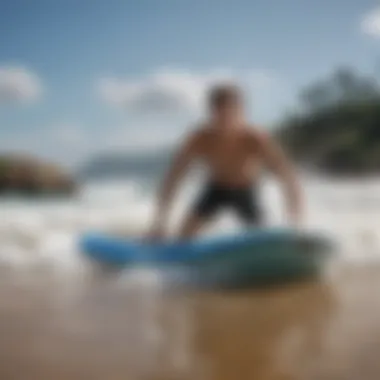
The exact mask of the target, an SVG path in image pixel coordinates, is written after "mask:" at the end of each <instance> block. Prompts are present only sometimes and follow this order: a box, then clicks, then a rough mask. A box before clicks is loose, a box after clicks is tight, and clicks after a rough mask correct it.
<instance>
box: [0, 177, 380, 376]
mask: <svg viewBox="0 0 380 380" xmlns="http://www.w3.org/2000/svg"><path fill="white" fill-rule="evenodd" d="M302 182H303V186H304V193H305V195H306V206H307V207H306V218H305V226H304V228H305V229H310V230H318V231H321V232H322V233H326V234H329V235H330V236H332V237H333V238H334V239H335V241H336V242H337V252H336V253H337V258H338V259H337V261H338V265H337V267H338V271H339V270H340V268H344V271H345V273H346V274H345V275H343V277H342V275H341V274H340V275H339V274H338V276H340V280H338V281H335V285H334V286H332V287H329V286H328V287H327V289H326V287H325V286H323V285H321V284H319V285H315V286H314V287H312V288H307V287H306V288H300V289H293V290H291V289H290V290H288V291H286V292H285V291H284V292H282V291H279V292H278V293H270V294H267V293H266V294H261V293H253V294H248V295H240V296H236V297H235V296H231V295H230V296H223V297H222V296H218V295H216V296H210V297H207V296H206V295H204V296H203V295H200V296H197V297H196V298H193V297H190V296H184V297H181V296H178V295H177V296H173V295H170V294H169V295H168V294H167V293H166V292H165V289H164V287H163V279H162V275H161V273H157V272H155V271H154V270H151V269H136V270H135V271H133V272H131V273H123V272H121V273H118V274H116V275H111V276H107V275H106V276H101V277H99V276H96V274H94V271H93V268H92V267H91V266H90V265H89V263H87V262H86V261H85V260H83V259H82V257H81V255H80V252H78V247H77V241H78V238H79V237H80V235H81V234H82V233H84V232H86V231H94V230H95V231H107V232H110V233H115V234H122V235H125V236H128V235H131V236H135V235H142V234H144V233H145V232H146V230H147V228H148V226H149V221H150V219H151V217H152V213H153V207H154V190H153V188H152V187H150V186H148V185H147V184H146V183H143V182H141V183H140V182H138V181H134V180H132V179H130V180H119V181H107V182H102V183H97V182H92V183H87V184H85V185H84V186H83V188H82V190H81V193H80V194H78V196H77V197H76V198H75V199H71V200H54V199H43V200H38V201H37V200H36V201H32V200H28V201H27V200H20V199H17V198H13V199H10V198H8V199H2V200H1V201H0V209H1V211H2V215H3V218H1V220H0V274H1V276H0V293H1V295H2V301H1V302H0V329H1V331H2V340H1V342H0V354H1V355H2V357H3V358H5V359H4V360H3V364H2V365H1V364H0V377H1V378H25V376H26V375H27V377H28V378H38V379H39V380H41V379H42V380H43V379H50V378H53V377H54V378H62V379H73V378H74V379H76V378H78V379H79V378H84V377H85V378H89V379H106V378H107V379H108V378H112V379H119V378H120V379H121V378H128V379H151V378H152V379H153V378H154V379H156V378H165V379H168V378H179V379H182V378H183V379H185V378H186V379H187V378H193V379H218V380H219V379H220V380H222V379H232V378H235V377H234V375H233V374H235V373H236V371H238V370H241V368H243V367H244V368H245V370H244V371H245V372H244V373H243V372H241V373H242V374H244V375H245V376H246V377H247V376H248V377H249V376H251V377H250V378H257V379H265V380H266V379H283V378H284V377H281V376H280V375H279V377H274V375H273V376H272V375H271V373H272V372H273V371H274V369H276V368H277V367H278V368H280V367H281V368H280V369H279V371H280V372H279V373H282V372H281V371H283V370H284V369H283V367H286V368H288V367H289V368H290V367H291V369H289V371H295V372H294V373H297V376H295V375H294V376H293V377H287V378H288V379H309V378H313V379H320V378H324V379H334V380H335V379H349V378H350V377H347V376H348V375H347V376H345V374H349V373H351V372H352V369H350V367H349V364H348V363H354V362H353V361H352V355H354V357H355V358H356V357H358V358H359V359H360V358H366V360H369V359H367V358H368V356H363V355H364V354H363V353H365V352H367V350H369V349H370V348H371V347H372V348H373V345H374V344H376V345H377V344H379V349H378V350H377V349H373V350H372V348H371V352H372V351H373V352H376V353H377V354H378V353H379V352H380V337H379V339H377V338H376V339H375V337H376V336H377V335H376V331H377V330H378V329H377V321H378V318H379V317H380V304H379V302H377V303H376V302H374V300H375V299H377V298H376V297H375V298H373V289H374V288H376V287H377V286H378V283H379V281H378V278H380V275H379V274H380V271H379V270H377V269H378V268H379V267H380V224H379V220H380V179H378V180H377V179H372V180H368V181H348V180H346V181H338V180H334V181H332V180H327V179H321V178H313V177H309V176H304V177H303V181H302ZM199 189H200V184H199V183H196V184H195V185H194V183H192V181H189V183H187V184H185V186H184V188H183V189H182V191H181V193H180V195H179V196H178V197H177V199H176V201H175V204H174V210H173V220H172V223H171V225H170V229H169V230H170V231H171V233H175V230H176V226H177V225H178V222H179V221H180V220H181V219H182V218H183V216H184V213H185V212H186V209H187V208H188V207H189V205H190V204H191V200H192V198H193V197H194V196H195V195H196V193H197V191H198V190H199ZM260 196H261V198H262V202H263V205H264V208H265V211H266V213H267V216H268V220H267V222H268V225H270V226H279V225H285V224H286V220H285V215H284V212H283V210H284V208H283V199H282V195H281V191H280V189H279V187H278V186H277V184H276V183H275V182H273V181H272V180H270V179H267V180H265V182H263V186H262V189H261V195H260ZM238 228H239V224H238V222H237V221H236V220H235V219H234V217H233V215H228V214H225V215H222V216H221V218H220V219H219V220H218V221H216V223H215V224H214V225H213V226H212V227H211V228H210V229H209V230H207V231H205V234H220V233H223V232H226V231H232V230H236V229H238ZM378 264H379V265H378ZM360 268H362V269H363V268H365V269H364V272H363V270H362V269H360ZM368 269H370V270H371V269H374V271H368ZM358 271H359V272H360V275H355V276H354V277H352V276H351V275H350V273H359V272H358ZM347 273H348V274H347ZM363 273H364V274H363ZM342 278H344V279H343V280H342ZM332 282H333V283H334V280H332ZM371 294H372V296H371ZM335 298H338V299H339V301H337V302H336V301H332V299H335ZM331 304H334V308H335V310H334V311H331V308H332V306H331ZM365 310H368V311H369V310H371V312H370V313H369V312H368V313H366V312H363V311H365ZM279 315H281V316H282V317H281V318H278V316H279ZM327 321H328V322H327ZM314 324H317V325H318V326H319V327H318V329H317V330H315V329H316V327H315V326H314ZM321 324H322V327H321V326H320V325H321ZM222 325H223V326H222ZM312 325H313V326H312ZM313 331H314V332H313ZM315 331H317V332H315ZM250 334H251V335H250ZM313 334H314V335H315V334H316V337H317V340H318V342H319V344H323V345H324V346H323V347H322V348H320V352H319V353H318V354H317V353H316V352H314V351H312V350H314V348H313V347H314V346H313V345H314V343H311V342H309V339H311V338H310V335H313ZM314 335H313V336H314ZM358 337H360V342H359V345H358V344H357V343H355V342H357V341H358V340H357V339H358ZM313 339H315V337H314V338H313ZM12 342H19V343H18V344H14V343H12ZM230 342H234V343H233V344H232V346H231V343H230ZM313 342H314V340H313ZM369 344H371V345H372V346H369ZM229 347H230V348H231V349H229ZM239 347H240V348H241V349H240V348H239ZM263 347H266V348H265V350H268V352H267V351H265V350H263ZM309 349H310V350H311V353H310V354H309V356H308V357H307V358H306V354H307V350H309ZM235 352H237V353H238V354H236V355H235ZM368 352H369V351H368ZM264 354H265V355H266V356H263V355H264ZM377 354H376V355H377ZM350 355H351V356H350ZM376 355H375V356H376ZM375 356H374V357H375ZM15 357H17V361H15V360H14V358H15ZM269 357H270V358H271V361H270V362H268V361H267V360H269V359H268V358H269ZM6 358H9V360H8V359H6ZM252 358H256V359H255V360H256V361H252V360H253V359H252ZM260 358H261V359H260ZM300 358H301V359H300ZM306 359H307V360H306ZM359 359H358V360H359ZM300 360H301V362H302V363H303V365H306V363H309V364H310V365H309V364H308V367H307V368H306V367H305V368H304V367H302V368H301V367H300V366H299V362H300ZM339 360H340V361H343V364H342V366H343V367H342V368H339V370H342V371H343V372H342V375H341V377H339V376H338V374H337V372H336V371H337V369H336V368H335V367H336V363H338V362H339V363H340V361H339ZM360 360H361V359H360ZM363 360H364V359H363ZM16 362H17V363H18V364H17V365H16V364H15V365H14V366H12V365H11V363H16ZM7 363H9V364H7ZM28 363H29V364H28ZM30 363H33V364H30ZM227 363H228V366H227ZM355 363H356V362H355ZM366 363H367V368H370V370H368V376H367V377H366V378H368V379H371V378H374V379H377V378H378V377H379V376H380V369H378V370H377V369H376V368H377V367H376V365H377V364H376V363H377V360H373V361H372V362H371V363H369V362H366ZM361 365H363V364H362V362H361V361H358V362H357V367H355V368H354V370H356V371H358V370H359V369H360V368H361V367H360V366H361ZM28 366H29V367H28ZM375 367H376V368H375ZM22 368H29V369H28V371H27V372H22V371H23V370H22ZM276 370H277V369H276ZM301 370H302V371H303V372H302V371H301ZM330 370H331V372H329V371H330ZM228 371H231V375H230V376H227V372H228ZM241 371H243V370H241ZM260 371H261V372H260ZM299 371H301V373H300V372H299ZM318 371H319V372H318ZM326 371H327V372H326ZM345 371H346V372H345ZM292 373H293V372H292ZM317 373H320V376H319V375H316V374H317ZM326 373H328V375H326ZM169 374H170V376H172V377H170V376H169ZM33 376H34V377H33ZM76 376H77V377H76ZM159 376H162V377H159ZM271 376H272V377H271ZM310 376H311V377H310ZM313 376H314V377H313ZM323 376H325V377H323ZM329 376H330V377H329ZM371 376H372V377H371Z"/></svg>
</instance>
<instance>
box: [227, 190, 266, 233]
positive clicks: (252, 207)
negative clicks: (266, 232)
mask: <svg viewBox="0 0 380 380" xmlns="http://www.w3.org/2000/svg"><path fill="white" fill-rule="evenodd" d="M234 207H235V211H236V212H237V214H238V216H239V218H240V220H241V221H242V222H243V223H244V225H245V226H246V227H261V226H262V225H263V224H264V220H263V215H262V211H261V207H260V206H259V204H258V199H257V197H256V195H255V194H252V192H251V191H250V190H249V189H247V190H245V191H241V192H240V193H238V194H237V196H236V197H235V199H234Z"/></svg>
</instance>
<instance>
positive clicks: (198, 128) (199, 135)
mask: <svg viewBox="0 0 380 380" xmlns="http://www.w3.org/2000/svg"><path fill="white" fill-rule="evenodd" d="M211 134H212V129H211V127H210V125H209V124H207V123H199V124H196V125H195V126H194V127H193V128H192V132H191V133H190V135H189V137H190V138H191V139H192V140H196V141H203V140H204V139H205V138H207V137H209V136H211Z"/></svg>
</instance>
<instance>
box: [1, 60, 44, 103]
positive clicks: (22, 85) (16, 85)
mask: <svg viewBox="0 0 380 380" xmlns="http://www.w3.org/2000/svg"><path fill="white" fill-rule="evenodd" d="M41 93H42V84H41V81H40V79H39V78H38V76H37V75H36V74H34V73H33V72H31V71H29V70H27V69H24V68H22V67H10V66H9V67H0V105H1V104H6V103H20V102H30V101H34V100H36V99H38V98H39V97H40V95H41Z"/></svg>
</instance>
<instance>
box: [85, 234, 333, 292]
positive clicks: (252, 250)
mask: <svg viewBox="0 0 380 380" xmlns="http://www.w3.org/2000/svg"><path fill="white" fill-rule="evenodd" d="M80 246H81V251H82V252H83V254H84V255H86V256H87V257H88V258H90V259H91V260H94V261H96V262H98V263H101V264H108V265H114V266H117V267H131V266H134V265H143V264H147V265H150V266H155V267H183V268H187V269H189V270H191V271H192V273H193V274H194V273H195V275H196V276H197V278H198V279H199V278H203V279H207V280H210V279H213V280H212V281H214V282H219V283H224V284H227V283H228V284H229V285H231V284H233V285H237V284H240V285H244V286H246V285H247V284H252V283H254V282H262V281H264V282H268V281H277V280H280V279H289V278H297V277H305V276H310V275H313V274H316V273H319V272H320V270H321V268H322V267H323V263H324V262H325V258H326V257H328V256H329V253H331V249H332V244H331V242H330V240H329V239H327V238H325V237H323V236H321V235H319V234H310V233H302V234H301V233H297V232H295V231H292V230H287V229H262V230H252V231H245V232H242V233H239V234H234V235H227V236H220V237H213V238H203V239H197V240H192V241H188V242H168V243H161V244H148V243H146V242H142V241H139V240H137V239H122V238H115V237H112V236H108V235H102V234H88V235H86V236H84V237H83V238H82V239H81V241H80Z"/></svg>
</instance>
